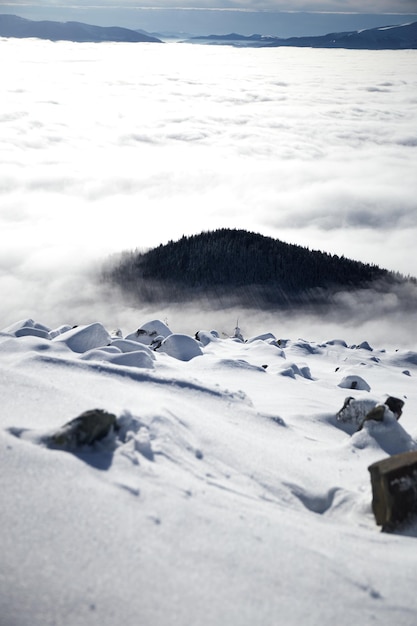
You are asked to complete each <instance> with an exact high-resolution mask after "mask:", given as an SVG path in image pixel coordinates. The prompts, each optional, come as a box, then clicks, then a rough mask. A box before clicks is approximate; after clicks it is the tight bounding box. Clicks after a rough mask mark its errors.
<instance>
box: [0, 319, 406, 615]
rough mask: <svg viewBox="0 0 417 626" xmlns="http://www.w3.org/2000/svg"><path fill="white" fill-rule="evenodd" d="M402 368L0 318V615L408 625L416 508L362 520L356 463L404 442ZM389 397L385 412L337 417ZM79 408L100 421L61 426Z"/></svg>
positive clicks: (320, 353)
mask: <svg viewBox="0 0 417 626" xmlns="http://www.w3.org/2000/svg"><path fill="white" fill-rule="evenodd" d="M416 373H417V355H416V354H415V353H412V352H410V351H404V352H401V351H397V352H389V351H386V350H385V349H384V348H375V347H373V346H370V345H369V344H368V343H367V342H363V343H362V344H358V345H357V346H348V345H347V344H346V343H345V342H344V341H343V340H342V339H331V338H329V341H328V342H325V343H316V342H314V341H308V340H305V339H299V338H293V339H289V338H283V337H279V336H277V335H275V334H273V333H271V332H265V333H263V334H261V335H259V336H257V337H247V338H244V337H243V336H242V333H241V331H240V329H236V331H235V334H234V336H231V337H225V336H222V335H221V334H220V333H219V332H218V331H216V330H204V329H199V330H197V329H194V330H193V331H192V332H191V333H190V334H189V335H184V334H180V333H175V332H173V331H172V330H171V329H170V328H169V327H168V326H167V325H166V324H164V323H163V322H161V321H159V320H151V321H147V322H146V323H145V324H143V325H142V326H140V327H139V328H138V329H137V330H132V331H129V332H128V333H126V334H124V333H123V332H122V331H121V330H120V329H117V330H111V329H107V328H105V327H104V326H103V325H102V324H100V323H99V322H94V323H91V324H86V325H84V326H79V327H76V328H70V327H69V326H67V325H63V326H61V327H59V328H57V329H51V328H48V327H47V326H46V325H44V324H41V323H39V322H35V321H34V320H31V319H28V320H21V321H18V322H16V324H13V325H11V326H9V327H8V328H5V329H3V331H1V333H0V376H1V381H2V411H1V422H0V446H1V455H0V463H1V470H0V482H1V494H2V506H1V508H0V520H1V528H2V534H1V561H0V577H1V593H0V615H1V620H0V621H1V624H2V626H3V625H4V626H24V625H26V624H29V623H30V624H31V626H49V625H52V624H65V626H72V625H74V626H75V625H76V626H87V625H88V626H90V625H96V624H97V625H100V626H110V625H111V626H114V624H118V623H120V624H124V625H127V626H137V625H138V624H146V625H147V626H162V625H164V626H165V625H166V624H176V625H181V626H189V625H190V624H199V625H201V626H218V625H219V624H225V625H238V626H246V625H248V626H249V625H251V626H253V625H254V624H262V625H263V626H277V624H285V625H286V626H288V625H294V626H295V625H297V626H298V625H299V624H307V625H316V624H320V625H321V626H323V625H326V624H328V625H329V626H330V624H332V625H333V624H334V623H335V622H337V623H338V624H339V625H341V626H343V625H346V626H347V625H348V624H349V625H350V624H352V622H354V621H356V622H357V623H359V624H363V625H366V624H371V623H372V624H373V623H378V624H383V625H388V624H390V625H391V624H392V623H394V622H395V623H396V624H397V625H403V626H412V625H414V623H415V615H416V611H417V599H416V595H415V590H414V574H415V571H416V567H417V556H416V554H417V553H416V550H415V547H416V544H415V541H416V536H417V532H416V526H415V524H414V522H413V521H410V523H409V524H405V525H404V526H403V527H401V528H399V529H398V531H397V532H395V533H393V534H387V533H381V532H380V529H379V528H378V527H377V526H376V524H375V520H374V517H373V514H372V509H371V500H372V493H371V485H370V479H369V473H368V470H367V468H368V466H369V465H370V464H371V463H373V462H375V461H377V460H380V459H383V458H385V457H387V456H389V455H392V454H397V453H399V452H404V451H409V450H415V449H417V442H416V426H415V415H416V408H417V391H416V387H415V382H414V379H415V376H416ZM354 381H356V384H353V385H352V382H354ZM390 395H391V396H396V397H397V398H400V399H401V400H403V401H404V409H403V413H402V415H401V419H399V420H397V419H396V418H395V417H394V416H393V415H390V414H389V411H388V412H387V414H386V417H384V419H383V421H381V422H366V423H365V424H364V425H363V428H362V429H361V430H359V431H358V430H357V424H355V423H354V422H353V421H352V420H350V421H349V420H348V419H345V420H344V421H343V420H341V419H340V418H338V412H339V411H340V409H341V408H342V407H343V405H344V402H345V400H346V397H347V396H352V397H353V398H354V399H355V401H357V402H359V403H360V402H362V403H363V406H372V404H373V403H374V404H377V403H379V402H384V400H385V399H386V398H387V397H388V396H390ZM93 409H102V410H104V411H106V412H109V413H110V414H111V415H113V416H114V422H109V429H108V431H106V434H105V435H103V433H102V434H101V436H100V437H99V438H98V439H97V440H95V441H93V442H92V441H91V440H90V441H89V443H88V444H83V443H82V442H81V443H80V440H75V439H72V440H71V441H72V443H73V444H74V442H75V444H74V445H71V446H68V445H66V443H64V444H62V442H63V441H64V440H63V439H62V437H61V438H60V437H57V436H56V433H57V432H60V433H61V435H62V430H61V431H60V429H62V428H63V426H64V425H65V424H68V422H70V421H71V420H73V419H74V418H76V417H77V416H79V415H81V414H82V413H83V412H85V411H90V410H93ZM54 436H55V439H53V437H54ZM51 438H52V439H51ZM51 441H54V442H55V444H57V443H58V444H59V445H51ZM65 441H66V440H65ZM61 444H62V445H61Z"/></svg>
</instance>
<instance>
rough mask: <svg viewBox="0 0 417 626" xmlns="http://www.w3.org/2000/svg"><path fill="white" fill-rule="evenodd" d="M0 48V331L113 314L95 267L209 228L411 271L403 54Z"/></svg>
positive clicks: (412, 190) (413, 187)
mask: <svg viewBox="0 0 417 626" xmlns="http://www.w3.org/2000/svg"><path fill="white" fill-rule="evenodd" d="M0 46H1V48H2V49H3V53H4V56H6V55H7V59H8V63H7V64H5V65H4V67H2V70H1V72H2V80H1V83H0V92H1V93H0V97H1V101H2V106H3V111H2V118H1V121H0V156H1V162H2V176H1V180H0V202H1V210H0V228H1V232H2V238H3V240H4V244H2V254H1V258H0V270H1V274H0V291H1V293H2V294H7V297H3V300H4V301H6V304H5V306H3V307H2V308H3V311H4V313H3V314H4V315H6V316H7V317H8V319H7V320H4V324H3V325H5V324H6V323H7V322H11V321H13V319H14V317H15V312H16V311H21V312H23V311H27V313H25V315H29V316H32V315H34V314H32V315H31V314H30V311H29V309H30V308H31V307H35V308H36V307H37V308H38V310H39V311H53V310H54V308H55V309H56V308H57V307H58V308H60V311H61V312H62V311H67V310H68V307H69V304H68V303H69V301H71V297H70V298H69V300H68V294H71V296H72V294H77V302H72V304H71V306H74V310H77V315H79V314H80V312H81V310H82V309H83V307H84V310H86V308H87V307H90V311H91V310H93V308H94V307H96V309H97V307H101V309H100V310H104V309H105V306H110V307H112V308H111V310H112V311H114V310H115V309H116V308H117V307H116V306H114V304H115V303H109V300H108V297H107V295H106V294H104V295H103V293H99V294H97V293H96V292H95V291H94V290H93V287H92V285H91V284H90V283H87V282H86V281H87V278H86V271H87V270H88V269H89V268H90V267H91V266H92V264H93V265H94V263H95V262H96V260H97V259H100V258H103V257H105V256H106V255H107V254H110V253H112V252H117V251H120V250H123V249H131V248H135V247H149V246H154V245H158V244H159V243H161V242H162V243H164V242H166V241H168V240H169V239H177V238H179V237H181V236H182V235H183V234H192V233H196V232H200V231H202V230H207V229H214V228H218V227H239V228H247V229H249V230H254V231H257V232H262V233H264V234H267V235H271V236H274V237H277V238H281V239H283V240H285V241H289V242H293V243H300V244H302V245H308V246H309V247H310V248H318V249H324V250H328V251H329V252H332V253H336V254H339V255H340V254H344V255H345V256H349V257H351V258H356V259H358V260H363V261H366V262H375V263H377V264H379V265H382V266H383V267H387V268H388V269H393V270H399V271H401V272H403V273H405V274H408V273H411V274H414V275H417V261H416V257H415V254H414V247H415V240H416V235H417V232H416V231H417V225H416V219H415V218H416V212H417V207H416V200H415V199H416V197H417V193H416V192H417V184H416V182H415V150H416V132H415V129H416V128H417V124H416V122H417V120H416V108H415V88H416V81H415V69H416V68H415V55H414V52H412V51H397V52H381V51H379V52H358V51H341V50H337V51H336V50H334V51H331V52H329V51H325V50H303V49H274V50H266V49H263V50H248V49H233V48H228V47H207V46H189V45H183V44H165V45H163V46H159V45H152V44H151V45H135V44H133V45H129V44H126V45H125V44H100V45H89V44H85V45H83V44H72V43H65V42H62V43H51V42H41V41H17V40H8V41H7V40H3V41H1V42H0ZM87 285H88V287H87ZM22 314H23V313H22ZM45 321H46V322H48V320H45ZM61 321H62V317H61ZM48 323H52V322H48Z"/></svg>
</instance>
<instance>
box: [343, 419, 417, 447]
mask: <svg viewBox="0 0 417 626" xmlns="http://www.w3.org/2000/svg"><path fill="white" fill-rule="evenodd" d="M351 444H352V445H353V446H354V447H355V448H358V449H360V450H362V449H364V448H380V449H381V450H383V451H384V452H385V453H386V454H389V455H393V454H401V453H402V452H410V451H412V450H417V442H416V441H414V439H413V438H412V437H411V436H410V435H409V434H408V433H407V431H406V430H404V428H403V427H402V426H401V424H399V423H398V421H397V419H396V418H395V416H394V415H393V414H392V413H391V411H389V410H386V411H385V414H384V419H383V421H382V422H378V421H375V420H368V421H366V422H365V423H364V425H363V428H362V430H360V431H359V432H357V433H355V434H354V435H353V436H352V439H351Z"/></svg>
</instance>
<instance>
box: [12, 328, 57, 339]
mask: <svg viewBox="0 0 417 626" xmlns="http://www.w3.org/2000/svg"><path fill="white" fill-rule="evenodd" d="M14 335H15V337H27V336H29V335H30V336H32V337H40V338H41V339H50V335H49V331H47V330H44V329H43V328H36V326H23V328H18V329H17V330H16V331H15V333H14Z"/></svg>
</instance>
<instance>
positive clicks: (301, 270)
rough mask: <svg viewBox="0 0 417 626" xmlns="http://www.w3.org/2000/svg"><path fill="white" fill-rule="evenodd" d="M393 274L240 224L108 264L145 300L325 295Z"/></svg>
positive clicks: (109, 276) (279, 299)
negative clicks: (267, 234) (212, 296)
mask: <svg viewBox="0 0 417 626" xmlns="http://www.w3.org/2000/svg"><path fill="white" fill-rule="evenodd" d="M389 276H390V273H389V272H388V271H387V270H385V269H381V268H379V267H378V266H376V265H370V264H365V263H361V262H358V261H353V260H350V259H347V258H345V257H344V256H342V257H339V256H337V255H331V254H328V253H325V252H320V251H313V250H309V249H308V248H305V247H302V246H298V245H294V244H288V243H284V242H282V241H279V240H276V239H273V238H271V237H266V236H263V235H260V234H256V233H251V232H247V231H245V230H238V229H218V230H215V231H208V232H202V233H201V234H198V235H192V236H183V237H182V238H181V239H180V240H178V241H175V242H174V241H170V242H169V243H167V244H165V245H162V244H161V245H160V246H158V247H156V248H153V249H151V250H148V251H146V252H138V251H136V252H131V253H125V254H124V255H122V257H121V258H120V259H119V260H118V261H117V262H115V263H113V265H112V266H111V267H110V268H108V269H107V270H106V272H105V279H106V280H110V281H111V282H113V283H116V284H118V286H119V287H120V288H122V289H123V290H126V291H129V292H130V293H132V294H136V296H137V297H138V298H140V299H141V300H149V301H152V300H162V299H163V300H168V299H174V300H178V299H180V298H181V297H192V296H193V294H194V295H195V294H198V293H203V292H205V293H207V294H210V293H214V294H217V295H225V294H226V293H227V294H228V295H229V296H235V297H237V298H238V299H240V300H246V301H248V299H249V300H250V299H251V298H252V299H253V298H255V299H256V300H257V301H259V300H261V301H264V302H265V303H266V304H268V303H270V304H278V303H280V304H285V303H296V302H298V303H302V302H303V301H305V302H307V301H308V302H311V301H316V302H320V301H324V300H325V299H326V298H328V297H329V294H330V293H331V292H334V291H335V290H337V289H344V290H349V288H354V289H358V288H359V289H360V288H363V287H366V286H368V285H370V284H372V283H374V282H375V281H377V280H380V279H387V278H389ZM246 303H247V304H248V302H246Z"/></svg>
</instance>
